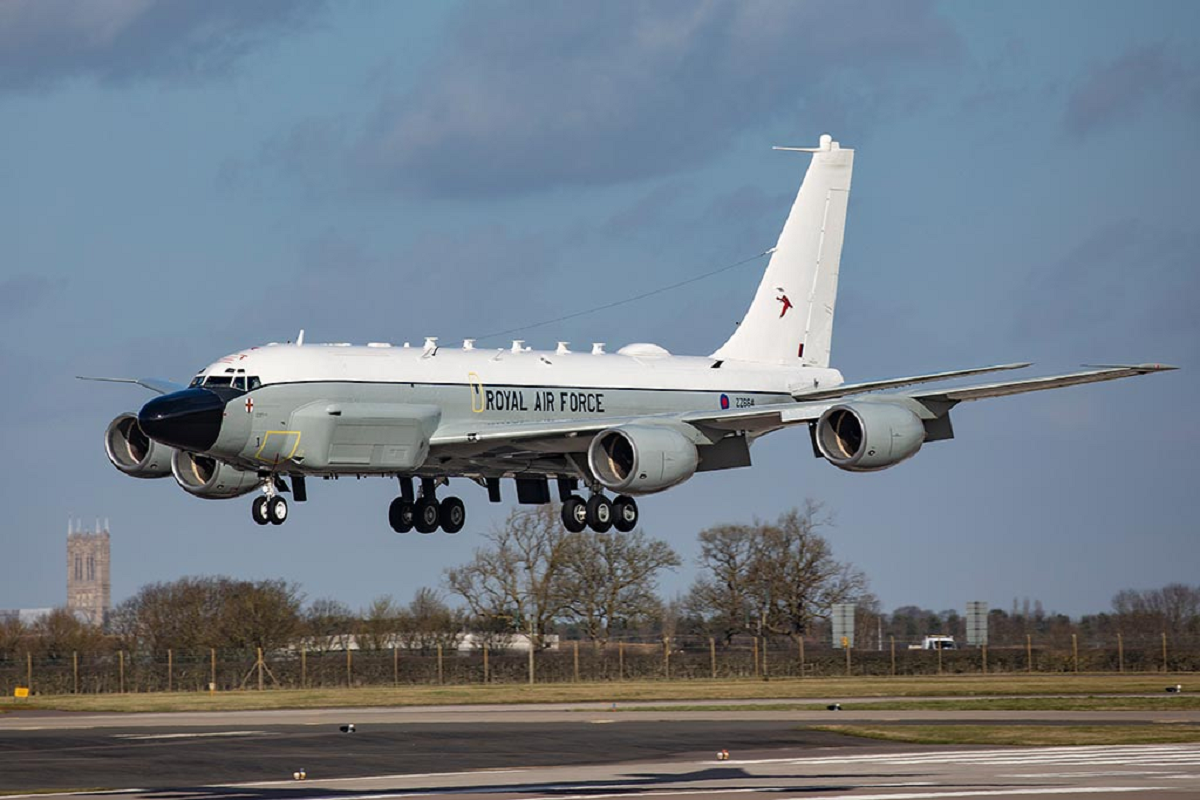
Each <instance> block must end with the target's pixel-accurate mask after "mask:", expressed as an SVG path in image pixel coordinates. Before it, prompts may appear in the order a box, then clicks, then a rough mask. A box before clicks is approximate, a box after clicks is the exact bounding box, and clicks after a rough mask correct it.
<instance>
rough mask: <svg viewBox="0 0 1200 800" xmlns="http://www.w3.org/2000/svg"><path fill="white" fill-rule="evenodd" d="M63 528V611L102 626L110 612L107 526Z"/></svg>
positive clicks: (110, 592) (110, 587)
mask: <svg viewBox="0 0 1200 800" xmlns="http://www.w3.org/2000/svg"><path fill="white" fill-rule="evenodd" d="M82 528H83V526H82V524H80V525H79V526H78V527H77V528H75V530H72V528H71V524H70V523H68V525H67V609H68V610H70V611H72V612H74V613H75V615H76V616H77V617H79V618H80V619H83V620H86V621H87V622H90V623H91V624H93V625H97V626H103V625H104V623H105V620H107V618H108V612H109V611H110V610H111V609H112V577H111V559H110V554H109V535H108V525H107V524H105V527H104V529H103V530H102V529H101V528H100V524H99V521H97V523H96V530H95V531H84V530H83V529H82Z"/></svg>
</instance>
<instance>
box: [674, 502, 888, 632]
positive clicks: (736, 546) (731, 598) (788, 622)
mask: <svg viewBox="0 0 1200 800" xmlns="http://www.w3.org/2000/svg"><path fill="white" fill-rule="evenodd" d="M829 524H830V519H829V517H828V516H827V515H826V514H825V513H824V510H823V508H822V506H821V504H820V503H817V502H815V501H812V500H808V501H806V502H805V505H804V508H803V509H793V510H791V511H788V512H786V513H784V514H782V515H781V516H780V517H779V519H778V520H777V521H776V522H775V523H774V524H770V523H763V522H758V521H756V522H755V523H754V524H753V525H724V526H719V527H717V528H710V529H708V530H705V531H703V532H701V534H700V541H701V556H700V562H701V566H703V567H705V568H706V569H707V570H708V571H709V573H710V574H709V575H707V576H704V577H702V578H701V579H700V580H699V581H698V582H697V584H696V585H695V586H693V589H692V594H691V601H692V603H693V604H694V605H698V606H700V607H707V609H708V610H709V611H710V612H711V613H712V614H713V616H714V617H715V618H716V619H718V620H720V621H721V623H720V624H721V625H722V626H723V629H724V631H725V636H726V639H727V640H728V639H729V638H731V637H732V636H733V634H734V633H736V632H739V631H747V632H750V633H754V634H756V635H760V636H765V635H784V636H790V637H792V638H799V637H801V636H803V635H805V634H806V633H808V632H809V630H810V629H811V627H812V625H813V623H814V622H815V621H816V620H819V619H827V618H828V617H829V616H830V613H831V611H832V606H833V605H834V604H835V603H846V602H855V601H859V600H861V599H865V598H867V597H868V595H867V579H866V576H865V575H864V574H863V573H862V572H861V571H860V570H858V569H856V568H854V567H853V566H851V565H849V564H844V563H842V562H839V561H837V560H836V559H834V558H833V551H832V548H831V547H830V546H829V542H828V541H826V539H825V538H824V537H823V536H821V534H820V532H819V531H820V529H821V528H823V527H826V526H828V525H829Z"/></svg>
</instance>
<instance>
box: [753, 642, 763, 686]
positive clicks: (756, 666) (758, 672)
mask: <svg viewBox="0 0 1200 800" xmlns="http://www.w3.org/2000/svg"><path fill="white" fill-rule="evenodd" d="M761 675H762V671H761V670H760V669H759V662H758V637H757V636H755V637H754V677H756V678H758V677H760V676H761Z"/></svg>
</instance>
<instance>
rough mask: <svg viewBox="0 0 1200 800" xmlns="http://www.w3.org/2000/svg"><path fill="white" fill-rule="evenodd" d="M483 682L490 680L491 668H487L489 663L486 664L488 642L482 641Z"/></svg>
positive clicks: (489, 681)
mask: <svg viewBox="0 0 1200 800" xmlns="http://www.w3.org/2000/svg"><path fill="white" fill-rule="evenodd" d="M483 682H484V683H491V682H492V676H491V670H490V669H489V665H488V643H487V642H484V643H483Z"/></svg>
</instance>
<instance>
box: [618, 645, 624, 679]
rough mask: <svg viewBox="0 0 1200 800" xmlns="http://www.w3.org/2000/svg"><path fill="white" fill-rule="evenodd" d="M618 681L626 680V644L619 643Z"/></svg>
mask: <svg viewBox="0 0 1200 800" xmlns="http://www.w3.org/2000/svg"><path fill="white" fill-rule="evenodd" d="M617 680H619V681H623V680H625V643H624V642H617Z"/></svg>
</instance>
